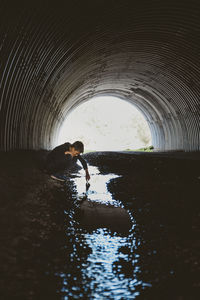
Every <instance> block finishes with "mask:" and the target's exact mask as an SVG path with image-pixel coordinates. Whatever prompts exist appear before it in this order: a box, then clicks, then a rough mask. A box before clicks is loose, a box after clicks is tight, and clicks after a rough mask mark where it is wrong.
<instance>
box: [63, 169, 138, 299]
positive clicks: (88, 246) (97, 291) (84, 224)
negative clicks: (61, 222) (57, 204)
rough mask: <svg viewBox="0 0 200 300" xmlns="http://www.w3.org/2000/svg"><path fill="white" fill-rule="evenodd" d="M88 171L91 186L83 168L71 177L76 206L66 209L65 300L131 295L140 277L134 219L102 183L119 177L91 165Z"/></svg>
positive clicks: (120, 297)
mask: <svg viewBox="0 0 200 300" xmlns="http://www.w3.org/2000/svg"><path fill="white" fill-rule="evenodd" d="M89 172H90V175H91V179H90V186H88V185H86V180H85V172H84V170H81V171H79V173H78V174H76V175H75V174H74V176H73V174H72V177H74V178H71V179H70V180H71V181H72V182H73V183H74V184H75V190H76V193H75V194H74V195H73V199H74V201H75V207H73V208H72V210H71V212H66V214H70V215H71V224H72V226H71V228H70V227H69V228H68V230H67V235H68V239H71V242H72V243H73V247H72V249H73V252H71V253H70V267H69V273H68V275H67V278H64V286H65V287H64V290H63V291H65V292H66V291H67V294H68V296H66V297H65V299H68V298H70V299H71V298H73V299H80V298H84V299H135V297H136V296H137V295H138V294H139V292H138V291H137V290H136V287H137V286H138V285H141V284H142V282H141V281H139V280H138V279H137V271H138V266H136V264H137V255H135V254H134V249H135V247H136V245H135V240H134V231H133V229H134V220H133V217H132V216H131V214H130V212H129V211H127V210H125V208H124V206H123V204H122V203H121V202H119V201H116V200H115V199H113V197H112V194H111V193H109V192H108V190H107V183H108V182H109V181H110V180H111V179H113V178H116V177H119V176H118V175H116V174H107V175H102V174H100V172H99V170H98V168H97V167H94V166H89ZM64 277H65V276H64Z"/></svg>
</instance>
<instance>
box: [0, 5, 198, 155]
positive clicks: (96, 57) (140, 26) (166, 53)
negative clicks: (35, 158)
mask: <svg viewBox="0 0 200 300" xmlns="http://www.w3.org/2000/svg"><path fill="white" fill-rule="evenodd" d="M41 2H42V3H39V2H37V1H31V0H30V1H9V0H8V1H0V149H1V150H10V149H14V148H25V149H26V148H30V149H39V148H51V146H52V145H53V143H54V142H55V140H56V137H57V134H58V131H59V128H60V126H61V125H62V122H63V120H64V119H65V117H66V116H67V113H68V112H69V111H70V110H72V109H74V108H75V107H76V106H77V105H79V104H80V103H82V102H83V101H86V100H88V99H89V98H91V97H93V96H95V95H105V94H106V95H116V96H119V97H121V98H123V99H125V100H127V101H131V102H132V103H133V104H134V105H136V106H137V107H138V108H139V109H140V110H141V111H142V112H143V114H144V116H145V117H146V119H147V121H148V123H149V125H150V128H151V132H152V139H153V144H154V146H155V148H158V149H160V150H171V149H183V150H199V149H200V137H199V131H200V130H199V128H200V85H199V81H200V62H199V54H200V17H199V16H200V4H199V3H198V2H199V1H195V0H191V1H186V2H185V3H183V2H182V1H165V2H164V1H157V0H152V1H135V0H133V1H121V0H119V1H112V0H110V1H105V0H103V1H100V0H95V1H94V0H93V1H78V0H77V1H54V2H52V3H51V2H49V1H41Z"/></svg>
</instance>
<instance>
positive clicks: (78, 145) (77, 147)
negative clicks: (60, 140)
mask: <svg viewBox="0 0 200 300" xmlns="http://www.w3.org/2000/svg"><path fill="white" fill-rule="evenodd" d="M70 152H71V153H72V155H73V156H77V155H79V154H80V153H83V152H84V145H83V143H82V142H80V141H76V142H74V143H73V144H71V146H70Z"/></svg>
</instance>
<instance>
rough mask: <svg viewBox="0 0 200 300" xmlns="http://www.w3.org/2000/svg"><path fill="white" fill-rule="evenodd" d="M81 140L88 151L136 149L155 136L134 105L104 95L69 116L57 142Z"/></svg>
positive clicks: (146, 144) (89, 101)
mask: <svg viewBox="0 0 200 300" xmlns="http://www.w3.org/2000/svg"><path fill="white" fill-rule="evenodd" d="M77 140H79V141H82V142H83V143H84V146H85V152H88V151H123V150H136V149H139V148H143V147H148V146H150V145H151V133H150V129H149V126H148V124H147V122H146V120H145V118H144V117H143V115H142V113H141V112H140V111H139V110H138V109H136V108H135V107H134V105H132V104H130V103H129V102H127V101H124V100H122V99H119V98H116V97H111V96H101V97H95V98H92V99H90V100H88V101H87V102H84V103H83V104H81V105H79V106H78V107H77V108H75V109H74V110H73V111H72V112H71V113H69V114H68V115H67V117H66V120H65V122H64V123H63V126H62V127H61V130H60V134H59V136H58V141H57V143H58V145H59V144H63V143H65V142H71V143H73V142H74V141H77ZM55 146H57V145H55Z"/></svg>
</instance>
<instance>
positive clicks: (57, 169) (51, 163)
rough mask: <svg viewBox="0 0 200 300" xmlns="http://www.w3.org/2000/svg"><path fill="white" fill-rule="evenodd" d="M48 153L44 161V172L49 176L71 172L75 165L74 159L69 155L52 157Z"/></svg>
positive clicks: (51, 154)
mask: <svg viewBox="0 0 200 300" xmlns="http://www.w3.org/2000/svg"><path fill="white" fill-rule="evenodd" d="M53 154H54V153H52V152H50V153H49V155H48V156H47V160H46V170H47V172H48V173H49V174H55V173H56V174H64V173H66V172H67V171H69V170H71V169H72V167H73V166H74V165H75V164H76V159H74V158H73V157H72V156H71V155H70V154H67V155H65V154H61V155H56V156H55V155H53Z"/></svg>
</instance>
